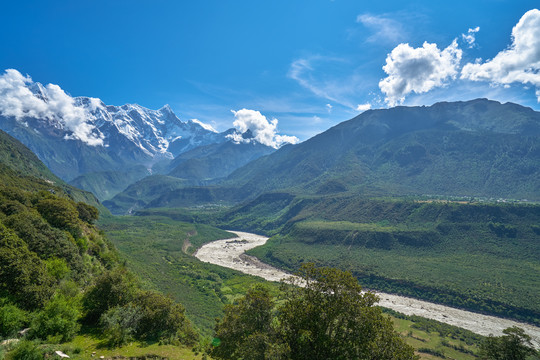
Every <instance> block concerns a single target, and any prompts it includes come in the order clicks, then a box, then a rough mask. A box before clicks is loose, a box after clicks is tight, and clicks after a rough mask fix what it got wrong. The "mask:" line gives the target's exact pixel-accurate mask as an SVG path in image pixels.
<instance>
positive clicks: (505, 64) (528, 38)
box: [461, 9, 540, 102]
mask: <svg viewBox="0 0 540 360" xmlns="http://www.w3.org/2000/svg"><path fill="white" fill-rule="evenodd" d="M461 78H462V79H469V80H472V81H488V82H490V83H492V84H496V85H509V84H512V83H521V84H523V85H526V84H529V85H532V86H534V87H536V96H537V100H538V102H540V10H538V9H533V10H530V11H527V12H526V13H525V14H524V15H523V16H522V17H521V19H520V20H519V22H518V23H517V24H516V26H514V28H513V29H512V44H511V45H510V47H509V48H508V49H505V50H502V51H501V52H499V53H498V54H497V55H496V56H495V57H494V58H493V59H491V60H488V61H486V62H484V63H481V62H479V63H475V64H472V63H469V64H466V65H465V66H464V67H463V69H462V71H461Z"/></svg>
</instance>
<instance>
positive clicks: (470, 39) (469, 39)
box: [461, 26, 480, 49]
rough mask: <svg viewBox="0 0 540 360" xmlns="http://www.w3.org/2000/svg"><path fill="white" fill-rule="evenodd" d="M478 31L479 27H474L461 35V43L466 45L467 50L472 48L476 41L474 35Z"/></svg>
mask: <svg viewBox="0 0 540 360" xmlns="http://www.w3.org/2000/svg"><path fill="white" fill-rule="evenodd" d="M479 31H480V26H477V27H475V28H474V29H469V31H467V34H461V37H462V39H463V41H465V42H466V43H467V45H468V46H469V49H471V48H473V47H474V45H475V41H476V33H477V32H479Z"/></svg>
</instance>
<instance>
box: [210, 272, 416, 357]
mask: <svg viewBox="0 0 540 360" xmlns="http://www.w3.org/2000/svg"><path fill="white" fill-rule="evenodd" d="M298 275H299V276H300V277H301V280H298V281H297V282H296V284H295V285H302V286H300V287H298V286H290V285H285V286H284V289H285V295H284V299H283V303H282V304H281V305H280V306H279V307H278V309H277V314H276V315H275V316H274V318H273V319H272V314H271V309H272V299H271V298H270V296H269V293H268V292H267V291H265V290H264V289H260V288H255V289H254V290H252V291H251V292H249V293H248V295H246V297H245V298H243V299H242V300H240V301H239V302H238V303H237V304H235V305H232V306H229V307H228V308H226V316H225V317H224V318H223V319H222V320H221V321H220V322H218V324H217V325H216V336H217V337H218V338H219V340H220V341H219V342H217V343H216V344H215V345H217V346H215V347H214V348H213V349H212V356H215V357H218V358H221V359H237V358H249V359H271V358H282V359H416V358H417V357H416V356H415V355H414V351H413V349H412V348H411V347H409V346H408V345H406V344H405V343H404V342H403V340H401V339H400V337H399V335H398V334H396V333H394V331H393V325H392V322H391V321H390V319H389V318H388V317H386V316H384V315H383V314H382V312H381V310H380V308H378V307H374V306H373V305H374V304H375V303H376V301H377V297H376V296H375V295H373V294H372V293H369V292H368V293H362V292H361V290H362V289H361V286H360V285H359V284H358V282H357V281H356V279H355V278H354V277H353V276H352V275H351V274H350V273H346V272H342V271H340V270H337V269H332V268H317V267H315V266H314V265H313V264H306V265H304V266H303V267H302V268H301V270H300V272H299V273H298ZM222 337H223V338H222ZM249 342H251V344H252V345H251V351H249V350H246V348H248V347H249V346H248V344H249Z"/></svg>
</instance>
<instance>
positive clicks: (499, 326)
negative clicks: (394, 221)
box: [194, 231, 540, 348]
mask: <svg viewBox="0 0 540 360" xmlns="http://www.w3.org/2000/svg"><path fill="white" fill-rule="evenodd" d="M231 232H232V233H234V234H236V235H238V238H235V239H226V240H217V241H214V242H211V243H208V244H206V245H204V246H202V247H201V248H200V249H199V250H197V252H196V253H195V254H194V255H195V256H196V257H197V258H198V259H199V260H201V261H204V262H209V263H212V264H216V265H220V266H223V267H227V268H231V269H234V270H238V271H241V272H243V273H245V274H250V275H255V276H260V277H262V278H264V279H266V280H269V281H280V280H282V279H286V278H289V277H290V276H292V275H290V274H288V273H286V272H283V271H282V270H279V269H276V268H274V267H272V266H270V265H267V264H265V263H263V262H261V261H260V260H258V259H257V258H254V257H252V256H248V255H246V254H244V252H245V251H247V250H249V249H252V248H254V247H257V246H260V245H263V244H264V243H266V241H267V240H268V238H267V237H264V236H260V235H255V234H251V233H246V232H238V231H231ZM377 295H378V296H379V297H380V298H381V300H380V301H379V305H380V306H383V307H386V308H389V309H392V310H395V311H398V312H400V313H403V314H406V315H418V316H422V317H425V318H428V319H434V320H437V321H440V322H443V323H447V324H450V325H455V326H459V327H461V328H464V329H467V330H470V331H472V332H475V333H477V334H480V335H489V334H493V335H495V336H500V335H502V331H503V329H506V328H508V327H511V326H519V327H521V328H523V329H524V330H525V331H526V332H527V334H529V335H530V336H531V337H532V338H533V343H534V344H535V346H536V347H537V348H540V328H538V327H535V326H532V325H529V324H524V323H519V322H516V321H513V320H508V319H502V318H497V317H494V316H488V315H482V314H477V313H473V312H469V311H465V310H460V309H455V308H451V307H448V306H444V305H439V304H433V303H429V302H426V301H421V300H416V299H412V298H408V297H404V296H398V295H392V294H385V293H377Z"/></svg>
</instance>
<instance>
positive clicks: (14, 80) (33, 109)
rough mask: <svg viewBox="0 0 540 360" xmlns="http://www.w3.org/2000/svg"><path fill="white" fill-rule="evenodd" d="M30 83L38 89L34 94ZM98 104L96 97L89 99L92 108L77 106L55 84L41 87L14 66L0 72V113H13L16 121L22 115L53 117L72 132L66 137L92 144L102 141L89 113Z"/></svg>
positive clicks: (22, 116) (95, 144)
mask: <svg viewBox="0 0 540 360" xmlns="http://www.w3.org/2000/svg"><path fill="white" fill-rule="evenodd" d="M30 86H33V87H35V88H36V89H37V91H36V92H37V94H34V92H32V90H31V89H30ZM99 104H100V101H99V99H92V101H91V102H90V105H91V109H88V110H87V109H85V108H83V107H78V106H76V105H75V100H74V99H73V98H72V97H71V96H69V95H67V94H66V93H65V92H64V90H62V89H61V88H60V87H59V86H58V85H54V84H48V85H47V86H45V87H44V86H42V85H41V84H38V83H34V82H33V81H32V79H31V78H30V77H29V76H23V75H22V74H21V73H20V72H18V71H17V70H15V69H7V70H6V72H5V74H3V75H0V114H2V115H3V116H13V117H15V118H16V119H17V120H18V121H23V119H24V118H25V117H31V118H39V119H49V120H53V121H54V120H56V121H58V125H59V126H61V127H62V128H64V129H66V130H68V131H69V132H71V134H69V135H66V137H65V138H66V139H78V140H81V141H83V142H85V143H87V144H88V145H92V146H97V145H103V134H101V133H100V132H99V130H97V129H96V128H95V126H94V125H93V124H92V123H91V120H93V119H94V117H93V116H92V115H91V114H90V111H93V110H95V108H96V107H97V106H99ZM89 121H90V122H89Z"/></svg>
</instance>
